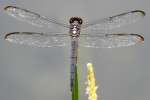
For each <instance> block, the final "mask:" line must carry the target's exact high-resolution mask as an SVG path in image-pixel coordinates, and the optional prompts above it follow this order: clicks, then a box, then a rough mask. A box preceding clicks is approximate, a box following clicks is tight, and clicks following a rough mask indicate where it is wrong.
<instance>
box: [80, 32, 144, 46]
mask: <svg viewBox="0 0 150 100" xmlns="http://www.w3.org/2000/svg"><path fill="white" fill-rule="evenodd" d="M79 39H80V46H84V47H92V48H116V47H126V46H131V45H135V44H138V43H143V42H144V38H143V37H142V36H141V35H138V34H127V33H116V34H97V35H89V34H81V36H80V38H79Z"/></svg>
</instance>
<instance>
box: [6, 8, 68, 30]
mask: <svg viewBox="0 0 150 100" xmlns="http://www.w3.org/2000/svg"><path fill="white" fill-rule="evenodd" d="M4 10H5V11H6V13H7V14H8V15H10V16H12V17H14V18H16V19H18V20H21V21H25V22H28V23H30V24H32V25H35V26H38V27H45V26H46V27H48V28H52V27H68V25H65V24H62V23H58V22H57V21H56V20H55V19H49V18H46V17H44V16H40V15H39V14H37V13H34V12H31V11H29V10H26V9H22V8H19V7H15V6H7V7H5V8H4Z"/></svg>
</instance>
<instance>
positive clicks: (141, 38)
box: [131, 34, 144, 43]
mask: <svg viewBox="0 0 150 100" xmlns="http://www.w3.org/2000/svg"><path fill="white" fill-rule="evenodd" d="M131 35H135V36H137V37H138V42H139V43H144V37H143V36H142V35H139V34H131Z"/></svg>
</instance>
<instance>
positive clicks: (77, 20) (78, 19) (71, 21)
mask: <svg viewBox="0 0 150 100" xmlns="http://www.w3.org/2000/svg"><path fill="white" fill-rule="evenodd" d="M69 22H70V24H73V23H75V22H77V23H78V24H80V25H81V24H82V23H83V20H82V19H81V18H80V17H71V18H70V20H69Z"/></svg>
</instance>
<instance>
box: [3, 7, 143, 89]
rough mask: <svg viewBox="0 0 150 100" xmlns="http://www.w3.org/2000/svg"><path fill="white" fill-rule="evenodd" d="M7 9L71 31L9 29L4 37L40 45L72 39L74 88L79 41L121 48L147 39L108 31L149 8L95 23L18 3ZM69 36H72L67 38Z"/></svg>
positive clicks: (62, 43)
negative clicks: (59, 17)
mask: <svg viewBox="0 0 150 100" xmlns="http://www.w3.org/2000/svg"><path fill="white" fill-rule="evenodd" d="M4 11H5V12H6V13H7V14H8V15H10V16H12V17H14V18H16V19H18V20H20V21H24V22H27V23H29V24H31V25H34V26H38V27H48V28H49V29H50V30H52V28H53V27H55V28H57V27H62V28H64V29H65V30H67V31H68V33H67V34H66V33H63V32H50V33H36V32H11V33H6V35H5V37H4V39H5V40H7V41H9V42H12V43H18V44H25V45H30V46H36V47H61V46H65V45H66V44H67V43H68V42H69V43H70V44H71V56H70V88H71V91H72V89H73V82H74V67H75V65H77V63H78V48H79V45H80V46H83V47H91V48H117V47H127V46H132V45H135V44H140V43H143V42H144V37H143V36H141V35H139V34H132V33H131V34H129V33H109V32H108V33H107V31H108V30H112V29H115V28H119V27H121V26H124V25H128V24H131V23H134V22H136V21H138V20H140V19H142V18H143V17H144V16H145V12H144V11H142V10H134V11H129V12H125V13H122V14H118V15H115V16H112V17H108V18H103V19H100V20H99V21H95V22H91V23H84V22H83V20H82V18H80V17H71V18H70V20H69V24H64V23H60V22H58V21H56V20H54V19H52V18H48V17H45V16H41V15H40V14H38V13H35V12H32V11H29V10H26V9H23V8H20V7H16V6H6V7H5V8H4ZM80 33H81V34H80ZM68 39H70V40H69V41H67V40H68Z"/></svg>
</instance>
